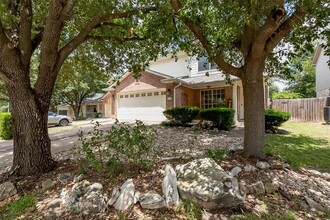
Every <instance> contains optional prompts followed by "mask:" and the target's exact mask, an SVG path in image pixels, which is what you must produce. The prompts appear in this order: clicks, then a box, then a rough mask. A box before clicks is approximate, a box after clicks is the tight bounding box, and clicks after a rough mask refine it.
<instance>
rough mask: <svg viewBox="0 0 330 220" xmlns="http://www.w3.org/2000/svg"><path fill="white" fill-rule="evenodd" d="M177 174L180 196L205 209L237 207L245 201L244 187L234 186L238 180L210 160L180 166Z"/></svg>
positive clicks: (199, 160) (200, 160)
mask: <svg viewBox="0 0 330 220" xmlns="http://www.w3.org/2000/svg"><path fill="white" fill-rule="evenodd" d="M176 172H177V175H178V189H179V192H180V196H181V197H182V198H183V199H186V200H189V201H192V202H194V203H196V204H197V205H199V206H201V207H203V208H207V209H213V208H219V207H236V206H238V205H240V204H241V203H243V201H244V199H245V192H244V190H243V187H241V185H240V184H237V185H236V186H233V182H235V181H237V180H236V179H235V178H234V177H232V176H231V174H230V173H228V172H225V171H224V170H223V169H222V168H221V167H220V166H219V165H218V164H217V163H216V162H215V161H214V160H212V159H210V158H205V159H197V160H193V161H191V162H189V163H187V164H184V165H178V166H177V167H176Z"/></svg>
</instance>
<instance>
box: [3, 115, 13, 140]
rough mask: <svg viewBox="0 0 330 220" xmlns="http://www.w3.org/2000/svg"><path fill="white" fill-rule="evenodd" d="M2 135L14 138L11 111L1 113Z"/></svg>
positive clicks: (7, 138)
mask: <svg viewBox="0 0 330 220" xmlns="http://www.w3.org/2000/svg"><path fill="white" fill-rule="evenodd" d="M0 137H1V138H3V139H4V140H9V139H12V138H13V119H12V116H11V113H7V112H6V113H0Z"/></svg>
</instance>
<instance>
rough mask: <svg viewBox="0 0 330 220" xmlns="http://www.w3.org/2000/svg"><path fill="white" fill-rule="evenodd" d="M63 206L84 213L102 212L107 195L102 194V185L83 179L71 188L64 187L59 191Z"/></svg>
mask: <svg viewBox="0 0 330 220" xmlns="http://www.w3.org/2000/svg"><path fill="white" fill-rule="evenodd" d="M61 198H62V204H63V207H64V208H65V209H66V210H67V211H70V210H72V209H74V210H77V211H78V212H82V213H84V214H86V215H87V214H90V213H99V212H104V211H105V209H106V207H107V203H106V200H107V197H106V196H104V195H103V187H102V185H101V184H100V183H93V184H90V182H88V181H86V180H84V181H81V182H78V183H76V184H74V185H73V186H72V189H71V190H70V189H67V188H64V189H63V190H62V193H61Z"/></svg>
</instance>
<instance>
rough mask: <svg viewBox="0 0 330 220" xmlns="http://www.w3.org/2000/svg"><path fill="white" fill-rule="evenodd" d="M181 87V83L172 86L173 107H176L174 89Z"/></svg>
mask: <svg viewBox="0 0 330 220" xmlns="http://www.w3.org/2000/svg"><path fill="white" fill-rule="evenodd" d="M180 86H181V82H179V85H176V86H174V88H173V102H174V103H173V107H176V88H179V87H180Z"/></svg>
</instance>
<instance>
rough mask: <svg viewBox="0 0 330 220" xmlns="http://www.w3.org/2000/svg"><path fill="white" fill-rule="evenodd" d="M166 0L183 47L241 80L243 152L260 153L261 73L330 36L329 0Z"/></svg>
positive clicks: (263, 120)
mask: <svg viewBox="0 0 330 220" xmlns="http://www.w3.org/2000/svg"><path fill="white" fill-rule="evenodd" d="M170 2H171V7H172V9H173V13H174V17H175V21H176V22H177V24H176V25H177V26H178V27H180V28H178V30H181V32H182V33H181V42H182V43H181V46H182V47H183V48H185V49H186V50H187V51H190V53H191V54H201V53H200V51H203V50H204V51H205V53H206V54H207V55H208V56H209V58H210V60H213V61H214V62H215V63H216V64H217V65H218V67H219V68H220V69H221V70H223V71H224V72H225V73H226V74H231V75H233V76H237V77H239V78H240V79H241V80H242V83H243V91H244V124H245V130H244V152H245V154H246V156H252V157H259V158H264V156H265V153H264V145H265V136H264V126H265V118H264V87H263V82H264V75H265V74H266V73H267V71H268V72H274V70H275V71H276V69H278V70H279V69H280V68H281V67H283V66H285V65H286V64H285V62H286V61H285V60H286V58H285V57H286V56H287V57H291V56H293V55H295V51H302V50H301V48H300V47H301V46H302V45H303V46H306V45H308V44H309V43H312V40H313V39H317V38H322V37H323V38H329V23H330V14H329V13H330V4H329V1H326V0H287V1H285V0H266V1H265V0H240V1H223V0H207V1H202V2H201V1H199V0H170ZM181 24H184V26H185V27H186V29H187V30H188V32H189V33H192V36H193V37H191V36H189V34H187V33H185V32H184V29H185V27H183V26H180V25H181ZM182 30H183V31H182ZM183 39H184V40H183ZM186 42H189V44H187V43H186ZM200 46H201V48H199V47H200ZM198 48H199V49H198Z"/></svg>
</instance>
